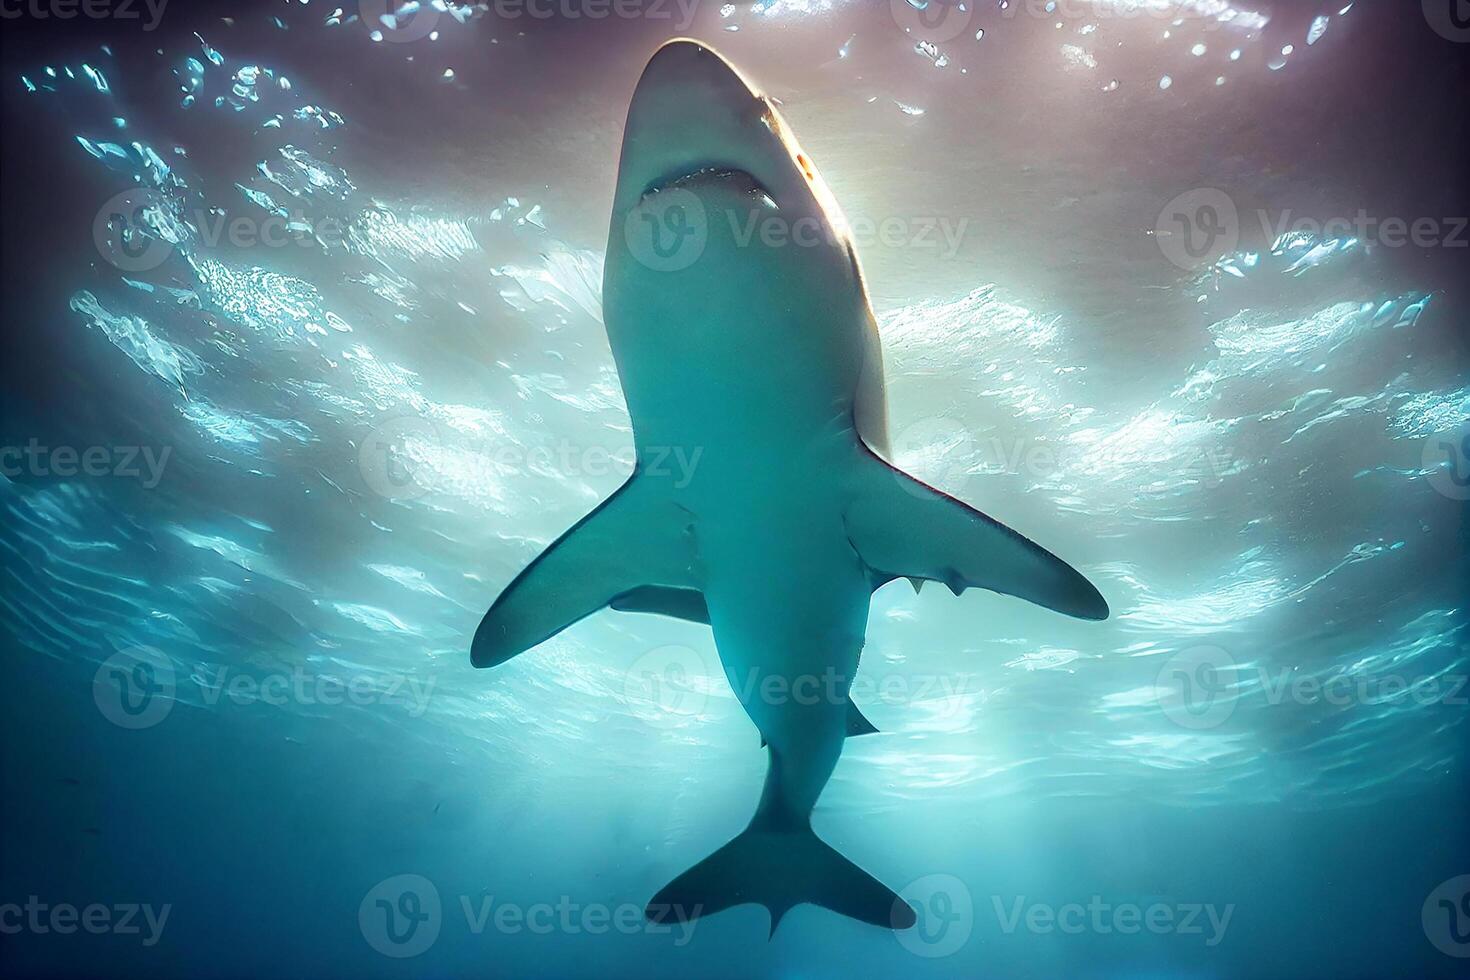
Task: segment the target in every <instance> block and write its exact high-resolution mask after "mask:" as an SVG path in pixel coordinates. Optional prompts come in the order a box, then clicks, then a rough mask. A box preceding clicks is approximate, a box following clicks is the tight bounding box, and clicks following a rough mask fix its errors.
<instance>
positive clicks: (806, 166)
mask: <svg viewBox="0 0 1470 980" xmlns="http://www.w3.org/2000/svg"><path fill="white" fill-rule="evenodd" d="M796 163H797V166H799V167H801V172H802V173H804V174H806V179H807V180H816V179H817V171H816V169H815V168H814V167H813V166H812V162H811V161H810V160H808V159H807V158H806V154H805V153H798V154H797V155H796Z"/></svg>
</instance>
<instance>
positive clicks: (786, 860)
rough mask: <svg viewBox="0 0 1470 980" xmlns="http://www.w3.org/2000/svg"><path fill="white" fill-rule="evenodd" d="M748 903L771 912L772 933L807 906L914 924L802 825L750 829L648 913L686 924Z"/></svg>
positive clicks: (673, 885) (657, 899) (893, 924)
mask: <svg viewBox="0 0 1470 980" xmlns="http://www.w3.org/2000/svg"><path fill="white" fill-rule="evenodd" d="M748 902H753V903H755V904H757V905H764V906H765V907H766V909H767V911H769V912H770V913H771V935H775V933H776V927H777V926H778V925H780V924H781V918H782V916H784V915H785V914H786V913H787V912H789V911H791V909H793V908H795V907H796V906H797V905H800V904H802V903H804V902H806V903H810V904H812V905H820V906H822V907H823V908H826V909H831V910H832V911H833V912H836V913H838V914H840V915H845V916H848V917H849V918H853V919H858V920H860V921H862V922H869V923H872V924H873V925H877V926H887V927H888V928H891V929H907V928H909V927H910V926H912V925H913V924H914V922H915V921H916V916H915V915H914V910H913V908H912V907H911V906H910V905H909V904H908V903H907V902H905V901H904V900H903V899H902V898H900V897H899V896H898V895H896V894H895V893H894V892H893V891H892V890H891V889H889V888H888V886H887V885H884V884H883V883H882V882H880V881H879V880H878V879H877V878H874V877H873V876H872V875H870V874H868V873H867V872H866V871H864V870H863V869H862V868H860V867H858V866H857V865H856V864H853V863H852V862H851V861H849V860H848V859H847V858H845V857H843V856H842V855H841V854H838V853H837V851H835V850H834V849H833V848H831V847H830V846H828V845H827V844H826V843H825V842H823V841H822V840H821V838H819V837H817V835H816V834H814V833H813V832H812V830H811V828H810V827H805V826H803V827H800V828H791V829H782V830H770V829H757V828H756V827H755V826H751V827H748V828H746V830H745V831H744V832H743V833H741V834H740V836H738V837H736V838H735V839H734V840H732V841H730V842H729V843H728V844H726V845H725V846H724V847H722V848H720V849H719V850H718V851H715V853H713V854H711V855H710V856H709V857H707V858H705V859H704V860H703V861H701V862H699V863H698V864H696V865H695V866H694V867H692V868H690V869H689V870H688V871H686V872H684V873H683V874H681V875H680V876H679V877H677V878H675V879H674V880H673V881H671V882H670V883H669V884H668V885H666V886H664V888H663V889H662V890H660V891H659V893H658V894H657V895H655V896H654V897H653V900H652V901H650V902H649V903H648V909H647V915H648V918H649V919H651V920H652V921H654V922H680V921H688V920H690V919H697V918H699V917H700V916H701V915H712V914H713V913H715V912H720V911H723V910H725V909H728V908H732V907H733V906H736V905H744V904H746V903H748Z"/></svg>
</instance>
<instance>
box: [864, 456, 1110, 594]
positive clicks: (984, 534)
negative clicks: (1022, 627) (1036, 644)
mask: <svg viewBox="0 0 1470 980" xmlns="http://www.w3.org/2000/svg"><path fill="white" fill-rule="evenodd" d="M844 516H845V520H846V525H847V534H848V538H849V539H850V540H851V541H852V545H853V547H854V548H855V549H857V553H858V554H859V555H860V556H861V557H862V559H863V561H864V562H866V563H867V565H868V567H870V568H872V569H874V570H875V571H878V572H882V573H884V574H886V575H889V576H899V575H905V576H908V577H909V578H911V579H912V578H924V579H932V580H933V581H936V582H943V583H945V584H946V585H948V586H949V588H950V590H951V591H953V592H954V593H955V594H956V595H958V594H959V593H960V592H962V591H964V590H965V589H967V588H979V589H989V590H990V591H992V592H1000V593H1002V594H1004V595H1013V596H1017V597H1018V598H1021V599H1025V600H1027V601H1028V602H1034V603H1036V604H1037V605H1039V606H1045V607H1046V608H1048V609H1055V610H1056V611H1057V612H1060V613H1066V614H1067V615H1068V616H1076V617H1078V618H1079V619H1107V618H1108V604H1107V602H1106V601H1105V600H1104V599H1103V597H1102V594H1101V593H1099V592H1098V591H1097V588H1096V587H1095V586H1093V584H1092V583H1091V582H1089V581H1087V579H1085V578H1083V576H1082V574H1081V573H1080V572H1078V571H1077V570H1076V569H1075V568H1073V567H1072V566H1071V565H1068V564H1067V563H1066V562H1064V561H1062V560H1061V559H1060V558H1058V557H1057V556H1056V555H1054V554H1052V553H1051V552H1049V551H1047V550H1046V549H1045V548H1043V547H1041V546H1040V545H1038V544H1036V543H1035V542H1032V541H1030V540H1028V539H1027V538H1025V537H1022V536H1021V535H1020V534H1018V533H1016V532H1015V531H1012V530H1011V529H1010V528H1008V527H1006V526H1005V525H1004V524H1001V523H1000V522H999V521H996V520H993V519H991V518H989V517H986V516H985V515H984V514H982V513H980V512H979V511H978V510H975V509H974V508H973V507H970V506H969V505H967V504H963V503H961V502H960V501H958V500H956V499H954V498H953V497H951V496H949V495H948V494H945V493H942V492H940V491H938V490H935V489H934V488H933V487H930V486H927V485H925V484H924V483H921V482H920V481H918V480H916V479H914V478H913V477H911V476H909V475H908V474H907V473H904V472H903V471H901V470H898V469H895V468H894V467H892V466H890V465H889V464H888V463H886V462H884V461H883V460H881V459H879V458H878V457H877V456H876V455H875V454H873V453H872V451H871V450H869V449H867V447H866V446H865V447H863V452H862V456H861V457H860V463H859V465H858V472H857V474H856V475H855V483H854V496H853V500H852V502H851V503H850V504H849V505H848V509H847V512H846V514H845V515H844Z"/></svg>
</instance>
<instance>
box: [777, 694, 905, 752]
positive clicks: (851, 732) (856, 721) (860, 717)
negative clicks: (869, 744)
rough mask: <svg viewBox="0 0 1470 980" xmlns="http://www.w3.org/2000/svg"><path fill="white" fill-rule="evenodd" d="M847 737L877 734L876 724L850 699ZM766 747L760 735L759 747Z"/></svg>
mask: <svg viewBox="0 0 1470 980" xmlns="http://www.w3.org/2000/svg"><path fill="white" fill-rule="evenodd" d="M844 734H845V735H846V736H847V737H848V738H857V737H858V736H859V735H877V734H879V729H878V726H877V725H875V724H873V723H872V722H871V721H869V720H868V716H867V715H865V714H863V713H862V711H861V710H859V708H858V706H857V705H856V704H854V703H853V702H852V701H851V700H849V701H848V702H847V731H846V732H845V733H844ZM765 747H766V737H765V736H764V735H762V736H761V748H765Z"/></svg>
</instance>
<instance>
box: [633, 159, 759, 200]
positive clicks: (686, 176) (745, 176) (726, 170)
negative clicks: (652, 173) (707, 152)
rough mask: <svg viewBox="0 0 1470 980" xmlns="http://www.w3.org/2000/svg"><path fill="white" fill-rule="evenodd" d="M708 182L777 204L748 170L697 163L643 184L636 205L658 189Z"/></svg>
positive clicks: (706, 183)
mask: <svg viewBox="0 0 1470 980" xmlns="http://www.w3.org/2000/svg"><path fill="white" fill-rule="evenodd" d="M711 186H724V187H727V188H731V189H733V190H735V191H737V192H740V193H744V194H746V195H748V196H751V197H757V198H763V199H764V201H765V203H767V204H769V205H770V206H771V207H773V208H774V207H776V206H777V205H776V199H775V196H774V195H772V194H771V192H770V191H769V190H768V189H767V188H766V186H765V185H764V184H762V183H761V182H760V181H759V180H756V178H755V176H754V175H753V174H751V173H750V172H749V171H747V170H741V169H740V168H738V167H727V166H720V165H717V164H711V165H708V166H701V167H697V168H695V169H694V170H688V169H686V168H679V170H678V171H676V172H675V173H673V174H671V175H668V176H665V177H660V178H658V179H657V180H654V181H653V182H651V183H650V184H649V185H648V186H647V187H646V188H644V190H643V194H642V196H641V197H639V199H638V203H639V205H643V204H645V203H647V202H648V201H649V200H650V199H651V198H653V197H655V196H656V195H657V194H658V193H659V192H660V191H668V190H676V189H682V190H690V189H694V188H699V187H711Z"/></svg>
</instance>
